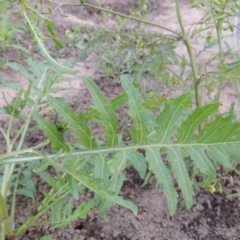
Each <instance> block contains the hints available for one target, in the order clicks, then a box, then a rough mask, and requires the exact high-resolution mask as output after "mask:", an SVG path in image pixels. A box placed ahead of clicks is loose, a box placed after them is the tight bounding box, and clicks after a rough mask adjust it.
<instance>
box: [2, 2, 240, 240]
mask: <svg viewBox="0 0 240 240" xmlns="http://www.w3.org/2000/svg"><path fill="white" fill-rule="evenodd" d="M143 3H145V1H141V4H143ZM222 4H223V8H222ZM228 4H229V5H228ZM232 4H236V2H234V1H232V2H227V1H223V0H222V1H221V4H220V2H218V1H215V2H214V4H213V3H212V1H198V2H197V3H196V4H195V6H196V7H200V6H203V5H204V7H205V6H207V7H210V9H211V10H212V12H209V13H210V16H213V17H214V20H217V22H216V24H215V26H217V32H218V36H217V39H218V45H219V46H220V47H219V49H220V55H219V58H218V59H219V62H220V65H219V66H220V72H216V73H208V72H207V73H206V74H205V75H201V74H200V75H199V73H200V70H199V69H200V68H201V66H200V63H198V62H197V59H195V57H194V55H193V47H192V45H191V43H190V40H189V36H190V33H191V32H190V31H188V30H187V29H185V26H184V24H183V22H182V17H181V12H180V10H181V9H180V5H179V1H178V0H176V10H177V16H178V21H179V24H180V27H181V32H180V33H178V32H174V31H172V30H171V29H167V28H165V27H163V26H159V25H156V24H152V23H149V22H147V21H145V20H143V19H141V18H140V17H137V16H136V15H135V14H134V15H130V16H127V15H123V14H120V13H116V12H113V11H112V10H109V9H104V8H102V7H99V6H93V5H90V4H87V3H85V2H84V1H80V3H79V4H74V6H86V7H92V8H95V9H97V10H101V11H105V12H106V13H110V14H116V15H118V16H119V17H120V18H122V19H124V18H126V19H129V20H131V21H132V20H134V21H138V22H140V23H144V24H148V25H153V26H155V27H158V28H162V29H164V30H166V31H167V32H168V33H170V35H171V36H169V35H165V37H164V35H156V36H154V38H153V41H152V40H151V41H150V40H149V38H148V37H147V34H148V33H146V32H145V31H136V32H135V33H134V34H133V35H131V34H125V36H124V37H123V32H122V31H119V29H118V30H117V31H115V32H114V31H113V35H114V34H115V36H113V35H110V37H109V39H110V40H109V41H113V43H114V44H116V45H117V48H121V47H123V49H127V45H128V43H129V42H130V43H129V45H131V44H133V45H134V46H135V47H136V48H135V50H140V54H139V52H138V51H136V52H135V55H134V57H133V60H132V62H130V63H131V64H129V66H127V67H126V66H124V65H123V66H124V67H125V69H127V70H128V71H129V72H128V74H125V75H122V76H121V77H120V82H121V85H122V88H123V91H124V93H123V94H121V95H119V96H117V97H116V98H114V99H112V100H111V101H108V100H107V96H104V94H103V93H102V92H101V91H100V89H99V88H98V87H97V85H96V84H95V83H94V82H93V81H92V80H91V79H90V78H89V77H84V83H85V85H86V87H87V88H88V90H89V93H90V95H91V97H92V99H93V106H92V107H91V108H90V109H88V111H87V112H85V113H84V112H80V114H76V113H74V112H73V111H72V110H71V108H70V107H69V106H68V103H67V101H66V99H64V98H60V97H53V96H52V93H56V92H58V91H60V90H69V89H65V88H64V89H60V88H55V87H54V84H55V83H57V82H60V81H62V80H64V79H63V78H62V77H61V76H62V74H63V73H74V72H75V70H73V69H72V68H71V67H72V65H71V64H72V63H73V60H69V61H66V62H65V63H64V64H59V63H58V62H56V61H55V60H54V59H53V58H52V57H51V56H50V55H49V52H48V51H47V48H46V46H45V44H44V40H43V39H44V38H45V37H46V36H50V37H51V39H53V41H54V42H55V44H56V45H57V46H59V47H62V44H61V42H60V41H59V40H58V38H57V36H56V33H55V31H54V28H53V22H52V21H51V20H50V19H49V18H47V16H46V15H47V14H50V13H44V14H43V13H42V12H41V11H40V10H38V8H37V7H35V8H34V7H31V6H30V5H29V3H28V2H27V1H21V12H22V14H23V16H24V18H25V20H26V23H27V27H28V29H29V31H30V33H31V35H32V39H33V42H34V43H36V44H37V46H38V48H39V50H40V51H41V53H42V55H43V56H44V57H45V58H46V60H47V62H35V61H30V60H29V61H28V69H25V68H24V67H22V66H21V65H19V64H17V63H9V64H8V66H10V67H11V68H13V69H15V70H17V71H19V72H20V73H21V74H22V75H24V76H25V77H26V78H27V79H28V80H29V83H30V84H29V86H28V89H22V87H21V86H15V87H16V89H20V90H18V91H17V93H16V97H15V98H13V100H12V101H11V102H10V103H8V102H7V105H6V106H5V107H3V108H1V112H3V113H5V114H8V115H9V117H10V120H9V126H8V128H7V129H3V128H0V130H1V133H2V135H3V136H4V139H5V142H6V152H5V153H2V155H1V156H0V173H1V175H2V176H1V185H0V187H1V193H0V220H1V226H0V227H1V235H0V236H1V239H15V238H19V237H20V236H22V235H23V234H24V233H25V232H26V231H27V229H28V228H30V227H31V226H34V225H35V224H38V225H39V224H49V225H51V226H52V227H54V228H58V227H63V226H66V225H67V224H68V223H69V222H71V221H75V220H77V219H78V218H79V217H81V218H86V216H87V214H88V212H89V211H90V210H91V209H92V208H93V207H95V206H96V207H97V208H98V210H99V213H100V214H101V216H102V217H103V218H104V219H107V214H106V212H107V210H108V209H109V208H110V207H112V206H113V205H115V204H119V205H121V206H123V207H126V208H128V209H130V210H131V211H132V212H133V213H135V214H136V213H137V206H136V205H135V204H134V203H132V202H129V201H127V200H125V199H123V198H122V197H120V196H119V191H120V189H121V187H122V185H123V182H124V180H125V176H124V170H125V169H126V168H127V167H129V166H133V167H134V168H135V169H136V170H137V171H138V173H139V175H140V177H141V178H143V179H145V182H147V181H148V179H149V175H150V174H152V175H153V176H154V178H155V179H156V185H157V186H158V187H161V188H162V189H163V192H164V194H165V196H166V200H167V203H168V209H169V212H170V214H171V215H173V214H174V213H175V212H176V210H177V201H178V194H177V190H176V189H177V188H179V189H180V190H181V195H182V197H183V199H184V204H185V206H186V207H187V208H190V207H191V206H192V197H193V195H194V188H196V189H199V188H209V187H210V186H212V185H214V184H215V185H216V183H217V182H218V181H220V180H219V179H218V178H217V173H216V170H215V166H221V167H222V168H224V169H225V170H226V171H225V172H228V171H230V170H231V171H235V172H236V173H237V174H238V171H237V170H236V169H235V166H236V164H238V163H239V159H240V152H239V147H238V146H239V142H240V132H239V131H240V122H238V121H236V120H235V116H234V111H233V109H231V110H230V111H229V112H228V113H225V114H219V113H218V109H219V107H220V103H217V102H215V101H213V102H211V103H210V104H207V105H203V104H202V102H203V101H202V99H201V94H200V93H201V91H203V88H202V87H201V84H202V83H203V81H205V80H206V79H209V78H210V77H211V76H214V77H215V78H217V77H219V80H220V81H219V87H218V92H217V98H216V100H219V98H220V93H221V91H222V89H221V88H222V86H223V77H228V78H231V76H235V77H236V78H237V73H238V68H239V62H238V61H236V62H233V63H231V64H227V63H225V58H224V57H225V56H224V52H223V48H222V47H221V44H222V43H221V40H222V39H221V31H222V21H223V19H222V16H225V15H224V14H225V13H228V12H225V10H226V9H231V6H234V5H232ZM65 5H73V4H60V5H58V6H57V7H56V8H53V9H52V10H51V11H53V10H57V9H58V8H59V7H63V6H65ZM220 6H221V8H220V10H219V7H220ZM227 7H229V8H227ZM214 11H215V12H214ZM216 11H218V12H216ZM219 11H220V17H221V18H220V19H219V18H218V17H219ZM226 11H227V10H226ZM30 13H31V14H30ZM39 19H40V20H42V21H43V24H45V26H46V27H47V28H48V32H49V35H47V34H46V33H45V34H44V33H43V32H42V30H41V29H40V27H41V24H37V23H38V21H37V20H39ZM118 21H120V19H119V18H118ZM207 21H208V20H205V22H207ZM229 27H230V25H229ZM207 29H208V28H207ZM201 31H203V30H201ZM201 31H200V32H201ZM106 32H107V30H103V33H106ZM197 33H199V31H196V29H194V30H193V32H192V34H193V35H195V34H197ZM118 34H119V35H118ZM99 35H100V36H101V37H102V34H99ZM150 36H152V35H150ZM114 37H116V39H117V38H118V37H121V39H124V41H125V42H124V44H123V43H122V42H121V41H122V40H121V41H120V43H119V42H118V41H119V40H120V39H119V40H117V41H116V39H114ZM180 41H182V43H183V44H184V46H186V49H187V52H188V59H187V58H182V57H181V56H179V55H177V54H176V52H175V47H176V44H177V43H178V42H180ZM74 44H75V43H74ZM94 44H95V43H94ZM118 44H119V45H118ZM91 46H93V45H91V43H90V47H91ZM131 46H132V45H131ZM164 50H165V51H166V52H167V53H168V56H167V57H165V58H164V57H163V58H160V56H161V53H162V51H164ZM144 51H145V52H147V53H149V54H148V56H147V57H146V58H144V59H143V61H141V62H139V63H138V64H136V65H137V66H136V65H135V66H132V64H133V65H134V62H135V59H137V60H139V59H141V54H142V53H143V52H144ZM165 55H167V54H165ZM135 56H136V58H135ZM113 59H114V57H113ZM159 59H160V61H159ZM110 62H112V61H110ZM158 64H159V65H158ZM172 64H175V65H176V66H179V67H180V68H181V71H180V74H179V75H178V74H175V75H174V76H175V78H177V80H178V81H179V84H182V82H184V81H182V77H183V76H184V72H185V67H186V66H188V67H190V69H191V74H189V76H188V77H187V78H186V86H187V87H188V88H190V89H193V90H190V91H186V93H184V94H183V95H181V96H179V97H177V98H173V99H168V100H167V99H166V98H164V97H162V96H159V94H158V95H157V94H155V93H150V94H149V95H148V91H146V89H144V88H143V87H142V86H141V84H140V83H141V82H140V81H139V76H140V75H141V74H142V73H143V72H148V71H149V72H150V74H152V75H154V76H156V77H159V78H165V79H163V82H164V80H165V82H168V80H169V79H171V78H170V77H169V76H170V73H171V68H170V65H172ZM121 68H122V66H121V67H119V66H118V65H117V64H116V63H113V69H114V72H116V69H117V70H118V69H119V72H118V74H117V76H118V75H120V74H122V73H125V72H121V71H120V70H122V69H121ZM129 69H130V70H131V71H130V70H129ZM139 69H140V70H141V71H140V73H139ZM137 73H138V75H137ZM134 74H136V75H137V76H138V77H137V78H136V77H135V78H134ZM172 74H174V73H173V72H172ZM231 74H232V75H231ZM130 78H133V81H131V80H130ZM136 79H137V80H138V81H137V84H136V81H135V80H136ZM188 79H191V81H192V82H191V83H189V81H188ZM181 81H182V82H181ZM133 82H134V83H133ZM184 84H185V83H184ZM184 84H183V85H184ZM147 90H148V89H147ZM193 99H194V100H193ZM124 103H125V104H127V105H128V110H127V113H128V115H129V118H130V119H131V123H132V126H131V127H130V128H129V129H127V130H128V131H129V133H130V135H131V141H128V142H125V141H123V140H122V135H121V134H122V132H120V131H119V129H120V128H119V125H118V118H117V116H116V114H115V111H116V109H118V108H119V107H121V106H122V105H123V104H124ZM194 103H195V104H194ZM46 109H48V110H51V111H54V113H55V114H54V115H55V120H54V121H50V120H47V119H45V118H44V117H43V116H42V114H41V113H42V111H44V110H46ZM152 109H154V110H152ZM15 121H21V124H22V126H21V128H20V129H15V128H14V122H15ZM31 121H35V122H36V123H37V126H36V127H34V128H31V127H30V123H31ZM89 122H95V123H97V124H98V125H99V127H101V128H102V129H103V131H104V137H103V139H101V140H100V139H98V138H96V137H94V136H93V134H92V132H91V131H92V129H91V124H90V123H89ZM36 129H37V130H39V129H41V130H42V131H43V133H44V134H45V136H46V138H47V140H45V141H44V142H41V143H39V144H37V145H36V146H33V147H31V148H28V147H27V148H26V147H25V146H24V142H25V139H26V136H27V134H28V133H29V132H31V131H34V130H36ZM69 132H71V133H72V134H74V135H75V139H76V141H70V140H69V139H68V137H67V136H68V134H69ZM49 143H50V144H51V147H52V148H51V151H49V150H47V149H46V148H45V147H46V146H47V145H48V144H49ZM139 150H141V151H139ZM164 155H165V156H166V158H164V157H163V156H164ZM49 166H52V167H53V168H54V169H55V172H56V174H55V176H51V175H50V174H49V173H48V167H49ZM147 171H148V172H149V173H148V174H147ZM32 172H34V173H35V174H37V175H39V176H40V177H41V178H42V179H43V180H44V181H45V182H46V183H47V184H48V185H49V188H50V190H49V191H48V192H44V193H43V195H44V199H43V201H42V202H41V203H40V204H39V205H38V206H37V208H36V209H34V210H35V211H34V212H33V214H32V215H31V216H29V218H28V219H27V220H26V222H24V223H23V224H22V225H21V226H19V227H18V228H17V229H14V223H15V219H14V212H15V202H16V194H17V193H20V194H24V195H26V196H28V197H31V198H33V197H34V192H35V187H34V184H33V183H32V181H26V180H27V179H30V176H31V173H32ZM196 177H197V178H196ZM196 179H197V180H198V181H197V180H196ZM85 189H89V190H90V191H91V192H92V193H93V197H92V199H91V200H89V201H88V202H82V203H81V204H80V205H79V206H78V207H77V208H76V209H75V210H74V211H73V210H72V206H73V201H74V199H78V198H79V196H80V195H81V194H83V193H84V191H85ZM8 206H11V207H10V209H11V210H10V212H9V210H8V209H9V208H8ZM46 212H49V213H50V219H49V221H47V222H46V221H43V222H40V223H39V222H37V221H39V220H41V216H42V215H43V214H45V213H46ZM46 238H47V236H46Z"/></svg>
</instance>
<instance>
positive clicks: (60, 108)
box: [47, 96, 96, 149]
mask: <svg viewBox="0 0 240 240" xmlns="http://www.w3.org/2000/svg"><path fill="white" fill-rule="evenodd" d="M47 99H48V102H49V104H50V105H51V106H53V107H54V108H55V110H56V111H57V113H58V114H59V115H60V116H61V117H62V118H63V119H64V120H65V122H66V123H67V127H68V128H69V129H71V130H73V132H74V133H75V135H76V138H77V139H78V141H79V143H80V144H81V145H83V146H84V147H86V148H88V149H93V148H95V147H96V142H95V139H94V138H93V137H92V135H91V131H90V128H89V126H88V125H87V123H86V122H85V121H84V120H83V119H82V118H81V117H80V116H79V117H78V116H76V115H75V114H74V112H73V111H72V110H71V109H70V108H69V107H68V106H67V104H65V103H63V102H61V101H59V100H58V99H56V98H53V97H51V96H48V98H47Z"/></svg>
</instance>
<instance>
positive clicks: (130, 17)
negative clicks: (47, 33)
mask: <svg viewBox="0 0 240 240" xmlns="http://www.w3.org/2000/svg"><path fill="white" fill-rule="evenodd" d="M63 6H85V7H89V8H93V9H96V10H98V11H102V12H107V13H110V14H114V15H118V16H120V17H123V18H127V19H130V20H134V21H137V22H141V23H143V24H146V25H150V26H153V27H157V28H161V29H163V30H165V31H167V32H171V33H173V34H174V35H175V36H177V37H178V38H182V36H181V35H180V34H179V33H177V32H175V31H173V30H171V29H169V28H166V27H163V26H160V25H158V24H155V23H151V22H148V21H146V20H142V19H140V18H137V17H134V16H129V15H125V14H122V13H119V12H115V11H113V10H110V9H106V8H102V7H98V6H95V5H92V4H88V3H85V2H83V3H80V4H75V3H63V4H60V5H59V6H57V7H56V8H55V9H58V8H60V7H63Z"/></svg>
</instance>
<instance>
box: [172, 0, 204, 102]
mask: <svg viewBox="0 0 240 240" xmlns="http://www.w3.org/2000/svg"><path fill="white" fill-rule="evenodd" d="M176 11H177V18H178V22H179V25H180V28H181V31H182V36H183V41H184V43H185V46H186V48H187V51H188V56H189V60H190V65H191V69H192V76H193V84H194V91H195V100H196V106H197V107H200V105H201V104H200V96H199V81H198V77H197V71H196V65H195V61H194V57H193V53H192V46H191V44H190V41H189V37H188V35H187V33H186V31H185V28H184V25H183V21H182V16H181V12H180V4H179V0H176Z"/></svg>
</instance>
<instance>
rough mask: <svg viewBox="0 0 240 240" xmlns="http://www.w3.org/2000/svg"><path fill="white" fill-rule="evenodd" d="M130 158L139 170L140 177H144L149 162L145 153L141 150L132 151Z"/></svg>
mask: <svg viewBox="0 0 240 240" xmlns="http://www.w3.org/2000/svg"><path fill="white" fill-rule="evenodd" d="M128 159H129V162H130V163H131V164H132V165H133V166H134V168H135V169H136V170H137V171H138V173H139V175H140V177H141V178H142V179H144V178H145V175H146V171H147V164H146V161H145V158H144V156H143V154H141V153H139V152H132V153H131V154H130V155H129V157H128Z"/></svg>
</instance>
